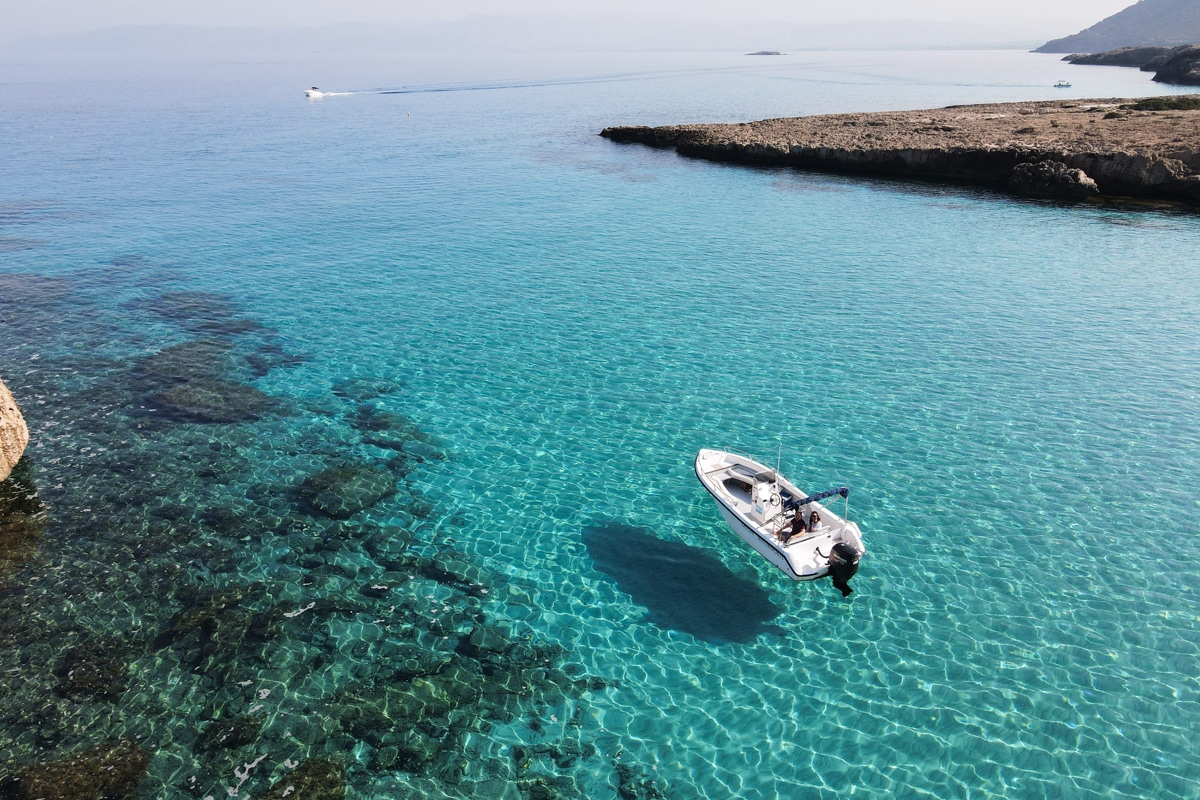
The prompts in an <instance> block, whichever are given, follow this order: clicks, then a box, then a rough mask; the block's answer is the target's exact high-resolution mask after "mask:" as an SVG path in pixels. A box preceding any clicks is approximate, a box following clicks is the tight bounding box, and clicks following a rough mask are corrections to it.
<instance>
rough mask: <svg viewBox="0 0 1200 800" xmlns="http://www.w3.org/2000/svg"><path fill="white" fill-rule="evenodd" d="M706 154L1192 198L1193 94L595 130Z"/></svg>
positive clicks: (1199, 121)
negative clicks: (1140, 98)
mask: <svg viewBox="0 0 1200 800" xmlns="http://www.w3.org/2000/svg"><path fill="white" fill-rule="evenodd" d="M600 135H601V136H603V137H605V138H608V139H611V140H612V141H614V142H621V143H638V144H644V145H648V146H650V147H659V148H674V149H675V150H676V151H678V152H679V153H680V154H681V155H686V156H691V157H694V158H703V159H708V160H712V161H726V162H737V163H744V164H756V165H766V166H790V167H796V168H799V169H809V170H817V171H824V172H836V173H856V174H869V175H877V176H884V177H894V178H904V179H916V180H926V181H936V182H949V183H963V184H977V185H986V186H991V187H994V188H998V189H1002V190H1006V191H1011V192H1015V193H1019V194H1026V195H1033V196H1042V197H1058V198H1069V199H1079V198H1086V197H1091V196H1097V195H1099V196H1107V197H1135V198H1143V199H1154V200H1172V201H1182V202H1186V203H1191V204H1196V203H1200V97H1196V96H1186V97H1178V96H1177V97H1165V98H1149V99H1145V100H1121V99H1104V100H1069V101H1047V102H1030V103H1003V104H990V105H970V106H950V107H947V108H942V109H935V110H926V111H899V112H886V113H870V114H833V115H826V116H817V117H797V118H790V119H769V120H762V121H759V122H749V123H742V124H707V125H674V126H664V127H643V126H630V127H612V128H605V129H604V130H603V131H602V132H601V134H600Z"/></svg>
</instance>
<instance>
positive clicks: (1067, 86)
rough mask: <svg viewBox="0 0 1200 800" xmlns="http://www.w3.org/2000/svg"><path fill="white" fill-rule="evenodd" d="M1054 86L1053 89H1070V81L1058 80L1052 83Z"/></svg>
mask: <svg viewBox="0 0 1200 800" xmlns="http://www.w3.org/2000/svg"><path fill="white" fill-rule="evenodd" d="M1054 88H1055V89H1070V88H1071V83H1070V81H1059V82H1058V83H1056V84H1054Z"/></svg>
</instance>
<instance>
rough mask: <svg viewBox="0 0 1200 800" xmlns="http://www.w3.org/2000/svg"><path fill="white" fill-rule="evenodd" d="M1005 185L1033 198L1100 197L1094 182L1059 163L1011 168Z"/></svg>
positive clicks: (1041, 163) (1082, 172) (1019, 165)
mask: <svg viewBox="0 0 1200 800" xmlns="http://www.w3.org/2000/svg"><path fill="white" fill-rule="evenodd" d="M1008 185H1009V186H1011V187H1012V189H1013V191H1016V192H1020V193H1021V194H1027V195H1032V196H1034V197H1081V198H1082V197H1091V196H1092V195H1095V194H1099V193H1100V189H1099V187H1097V186H1096V182H1095V181H1094V180H1092V179H1091V178H1089V177H1088V176H1087V173H1086V172H1084V171H1083V170H1081V169H1071V168H1070V167H1068V166H1067V165H1066V164H1064V163H1062V162H1061V161H1039V162H1038V163H1036V164H1030V163H1024V164H1017V166H1015V167H1013V171H1012V175H1011V176H1010V177H1009V179H1008Z"/></svg>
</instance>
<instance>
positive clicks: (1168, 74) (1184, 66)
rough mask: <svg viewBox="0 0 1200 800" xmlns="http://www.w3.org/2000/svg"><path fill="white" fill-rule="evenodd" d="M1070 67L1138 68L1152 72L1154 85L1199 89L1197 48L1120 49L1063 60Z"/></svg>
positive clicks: (1199, 52)
mask: <svg viewBox="0 0 1200 800" xmlns="http://www.w3.org/2000/svg"><path fill="white" fill-rule="evenodd" d="M1063 61H1066V62H1069V63H1071V64H1081V65H1088V66H1100V67H1137V68H1138V69H1140V70H1141V71H1142V72H1153V73H1154V77H1153V78H1152V80H1154V81H1155V82H1157V83H1170V84H1174V85H1177V86H1200V45H1195V44H1185V45H1180V46H1179V47H1119V48H1117V49H1116V50H1105V51H1104V52H1103V53H1075V54H1073V55H1069V56H1067V57H1066V58H1064V59H1063Z"/></svg>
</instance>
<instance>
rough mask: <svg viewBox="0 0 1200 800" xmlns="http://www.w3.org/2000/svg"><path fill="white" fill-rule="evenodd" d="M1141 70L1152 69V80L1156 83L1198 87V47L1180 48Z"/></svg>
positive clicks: (1199, 53) (1199, 49) (1199, 84)
mask: <svg viewBox="0 0 1200 800" xmlns="http://www.w3.org/2000/svg"><path fill="white" fill-rule="evenodd" d="M1142 69H1145V70H1147V71H1149V69H1153V70H1154V80H1155V81H1156V82H1158V83H1173V84H1175V85H1176V86H1200V46H1198V45H1192V46H1190V47H1181V48H1179V50H1178V52H1176V53H1174V54H1172V55H1170V56H1169V57H1168V58H1165V59H1163V60H1161V61H1152V62H1151V63H1150V64H1149V65H1147V66H1145V67H1142Z"/></svg>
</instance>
